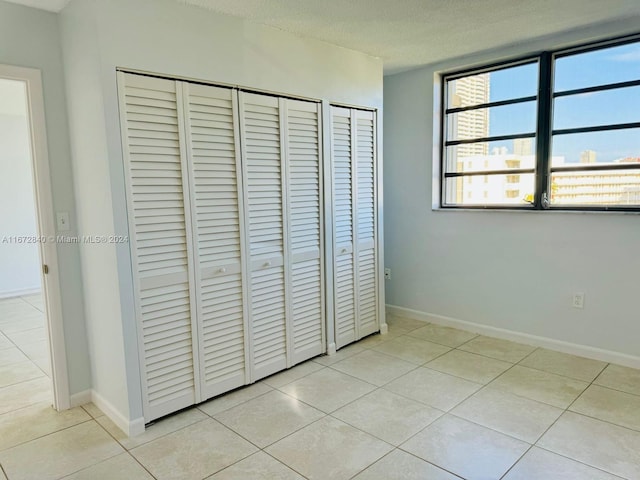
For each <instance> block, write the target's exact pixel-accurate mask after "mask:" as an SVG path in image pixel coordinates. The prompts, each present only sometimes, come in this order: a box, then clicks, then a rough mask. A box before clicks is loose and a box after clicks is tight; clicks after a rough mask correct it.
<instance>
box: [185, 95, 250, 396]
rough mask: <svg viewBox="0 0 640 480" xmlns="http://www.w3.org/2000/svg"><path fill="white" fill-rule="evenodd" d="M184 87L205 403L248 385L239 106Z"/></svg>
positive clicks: (226, 97)
mask: <svg viewBox="0 0 640 480" xmlns="http://www.w3.org/2000/svg"><path fill="white" fill-rule="evenodd" d="M183 92H184V94H183V97H184V105H185V108H184V112H185V117H186V121H185V128H186V138H187V156H188V160H189V162H188V165H189V182H190V185H191V188H190V193H191V211H192V215H193V228H194V235H193V241H194V249H193V250H194V258H195V265H196V268H195V282H194V283H195V291H196V292H197V295H196V299H197V302H196V305H197V318H198V326H199V331H198V341H199V349H198V350H199V353H200V357H199V363H200V373H199V375H200V382H201V390H202V398H200V399H199V401H203V400H206V399H208V398H211V397H213V396H215V395H219V394H221V393H224V392H226V391H229V390H232V389H234V388H237V387H239V386H241V385H244V384H245V383H247V375H246V362H245V357H246V354H247V348H246V343H245V342H246V338H245V330H246V325H245V321H246V312H245V305H246V303H247V302H246V292H245V288H244V285H245V279H244V276H245V274H244V269H243V258H242V257H243V256H242V251H243V246H244V238H243V236H244V226H243V222H242V221H241V220H242V216H241V212H242V174H241V163H240V151H239V150H240V143H239V142H240V140H239V138H240V137H239V132H238V123H237V120H238V106H237V95H236V94H235V91H233V90H231V89H227V88H217V87H212V86H206V85H196V84H188V83H185V84H184V85H183Z"/></svg>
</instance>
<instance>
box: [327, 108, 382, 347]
mask: <svg viewBox="0 0 640 480" xmlns="http://www.w3.org/2000/svg"><path fill="white" fill-rule="evenodd" d="M331 112H332V115H331V123H332V132H331V133H332V139H331V145H332V168H333V201H334V206H333V207H334V276H335V278H334V304H335V312H334V316H335V336H336V347H337V348H340V347H343V346H344V345H346V344H348V343H351V342H353V341H355V340H358V339H360V338H362V337H364V336H366V335H369V334H371V333H374V332H377V331H378V330H379V321H378V313H377V312H378V310H377V305H378V273H377V267H376V262H377V259H376V256H377V255H376V245H377V242H376V238H377V226H376V139H375V114H374V112H370V111H364V110H357V109H349V108H341V107H332V108H331Z"/></svg>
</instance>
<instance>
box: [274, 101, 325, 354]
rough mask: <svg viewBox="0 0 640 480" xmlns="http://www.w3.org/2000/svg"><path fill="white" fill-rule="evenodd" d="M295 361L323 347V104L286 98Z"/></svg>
mask: <svg viewBox="0 0 640 480" xmlns="http://www.w3.org/2000/svg"><path fill="white" fill-rule="evenodd" d="M283 102H284V104H285V106H286V108H285V114H284V120H283V123H284V125H285V134H284V138H285V145H286V151H285V160H286V169H285V174H286V178H287V179H288V181H287V182H286V188H287V195H286V200H287V204H288V212H289V214H288V216H287V220H288V226H287V227H288V231H289V235H288V238H289V245H288V247H289V248H288V258H289V265H290V272H291V273H290V295H289V297H288V299H289V314H290V321H289V323H288V325H289V333H290V342H289V343H290V345H291V350H292V351H291V363H292V364H296V363H299V362H302V361H304V360H307V359H309V358H311V357H315V356H316V355H320V354H321V353H323V352H324V351H325V341H324V318H325V317H324V288H323V285H324V269H323V261H324V260H323V258H324V257H323V248H322V238H323V228H322V211H321V204H322V177H321V168H320V165H321V162H320V159H321V158H322V152H321V138H320V104H318V103H312V102H304V101H298V100H283Z"/></svg>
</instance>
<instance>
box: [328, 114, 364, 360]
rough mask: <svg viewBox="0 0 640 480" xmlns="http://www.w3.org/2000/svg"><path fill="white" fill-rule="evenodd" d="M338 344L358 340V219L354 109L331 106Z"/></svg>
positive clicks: (335, 296) (334, 270)
mask: <svg viewBox="0 0 640 480" xmlns="http://www.w3.org/2000/svg"><path fill="white" fill-rule="evenodd" d="M331 125H332V132H331V133H332V138H331V148H332V164H333V165H332V166H333V186H332V188H333V222H334V224H333V231H334V245H333V251H334V267H333V274H334V306H335V313H334V318H335V336H336V347H337V348H340V347H342V346H344V345H346V344H348V343H351V342H353V341H355V340H356V339H357V338H358V337H357V332H356V301H355V291H356V285H355V264H354V261H353V253H354V249H353V241H354V234H353V228H354V221H353V212H354V206H355V202H354V199H353V179H354V175H355V172H354V170H353V168H352V155H353V147H352V140H353V137H352V126H351V110H350V109H347V108H338V107H331Z"/></svg>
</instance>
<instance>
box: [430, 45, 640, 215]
mask: <svg viewBox="0 0 640 480" xmlns="http://www.w3.org/2000/svg"><path fill="white" fill-rule="evenodd" d="M444 86H445V88H444V91H443V95H444V98H443V105H444V106H445V108H444V111H443V115H442V131H443V145H442V185H441V192H442V197H441V206H443V207H465V208H467V207H471V208H473V207H476V208H521V209H554V208H555V209H591V210H640V140H639V139H640V37H639V36H635V37H633V38H631V37H628V38H626V39H623V40H616V41H609V42H605V43H599V44H594V45H588V46H581V47H576V48H572V49H567V50H562V51H557V52H544V53H542V54H540V55H536V56H532V57H528V58H525V59H522V60H519V61H516V62H511V63H507V64H501V65H498V66H490V67H485V68H479V69H475V70H473V71H467V72H460V73H453V74H448V75H445V76H444ZM480 175H482V176H483V177H484V179H485V181H484V182H474V181H473V180H472V179H473V177H476V176H480ZM465 178H466V181H464V179H465ZM480 189H482V190H480ZM485 191H488V194H486V195H485V194H484V192H485Z"/></svg>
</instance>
